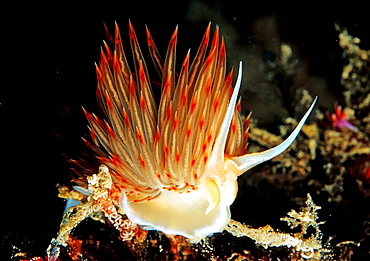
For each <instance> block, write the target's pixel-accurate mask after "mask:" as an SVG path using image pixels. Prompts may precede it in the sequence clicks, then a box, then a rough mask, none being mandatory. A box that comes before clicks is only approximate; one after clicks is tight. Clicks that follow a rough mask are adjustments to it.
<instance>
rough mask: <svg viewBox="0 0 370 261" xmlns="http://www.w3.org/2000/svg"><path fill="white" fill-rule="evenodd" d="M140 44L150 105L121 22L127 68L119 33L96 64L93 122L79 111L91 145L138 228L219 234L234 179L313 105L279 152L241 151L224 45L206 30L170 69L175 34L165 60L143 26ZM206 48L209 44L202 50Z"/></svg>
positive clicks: (136, 49)
mask: <svg viewBox="0 0 370 261" xmlns="http://www.w3.org/2000/svg"><path fill="white" fill-rule="evenodd" d="M146 33H147V43H148V46H149V51H150V54H151V57H152V60H153V62H154V65H155V68H156V69H157V71H158V73H159V74H160V78H161V85H160V88H161V96H160V101H159V104H157V103H156V101H155V97H154V94H153V89H152V85H154V84H153V81H152V80H151V79H150V77H149V75H148V69H147V66H146V63H145V60H144V57H143V55H142V52H141V49H140V46H139V43H138V41H137V38H136V34H135V31H134V29H133V27H132V25H131V23H130V24H129V35H130V41H131V50H132V56H133V60H134V67H133V70H131V69H130V66H129V64H128V62H127V60H126V55H125V53H124V50H123V47H122V41H121V36H120V32H119V29H118V27H117V26H116V28H115V35H114V41H113V42H114V49H113V51H111V49H110V48H109V47H108V46H107V45H106V44H105V47H104V50H103V51H102V52H101V61H100V63H99V65H98V66H97V77H98V87H97V92H98V97H99V101H100V103H101V106H102V108H103V109H104V112H105V114H106V119H105V120H106V121H101V120H100V119H99V118H98V117H96V116H95V115H94V114H90V113H88V112H86V111H85V114H86V117H87V119H88V121H89V125H90V130H91V136H92V140H93V142H92V143H90V142H88V141H86V142H87V144H88V145H89V146H90V147H91V148H93V150H94V151H95V152H96V154H97V157H98V158H99V159H100V161H101V162H102V164H104V165H106V166H107V167H108V168H109V171H110V173H111V175H112V179H113V182H114V183H115V184H116V185H117V186H118V187H119V188H120V189H121V191H122V197H121V202H120V204H121V207H122V209H123V211H124V212H125V214H126V215H127V216H128V218H129V219H130V220H131V221H133V222H136V223H137V224H139V225H142V226H145V227H147V228H148V227H151V228H154V229H157V230H160V231H162V232H164V233H167V234H174V235H183V236H185V237H188V238H201V237H205V236H207V235H209V234H212V233H214V232H219V231H222V230H223V228H224V227H225V225H226V224H227V223H228V222H229V220H230V205H231V204H232V203H233V201H234V199H235V197H236V194H237V182H236V180H237V177H238V176H239V175H242V174H243V173H244V172H245V171H247V170H248V169H250V168H252V167H254V166H256V165H258V164H260V163H262V162H264V161H267V160H269V159H271V158H273V157H275V156H277V155H278V154H280V153H281V152H283V151H284V150H285V149H286V148H287V147H288V146H289V145H290V144H291V143H292V142H293V141H294V139H295V137H296V136H297V135H298V133H299V131H300V129H301V127H302V125H303V124H304V122H305V120H306V119H307V117H308V115H309V114H310V112H311V110H312V108H313V106H314V103H313V104H312V105H311V107H310V108H309V110H308V111H307V113H306V114H305V115H304V117H303V118H302V120H301V121H300V123H299V124H298V126H297V127H296V129H295V130H294V131H293V133H292V134H291V135H290V136H289V137H288V138H287V139H286V140H285V141H284V142H283V143H282V144H280V145H279V146H277V147H274V148H272V149H269V150H267V151H264V152H259V153H252V154H245V148H246V137H247V135H246V130H245V128H244V127H243V125H244V124H243V120H242V118H241V115H240V110H238V106H237V97H238V91H239V88H240V84H241V78H242V63H241V62H240V65H239V70H238V77H237V81H236V83H235V87H234V88H232V78H233V70H231V72H230V73H228V74H227V73H226V49H225V44H224V41H223V39H220V36H219V30H218V27H216V29H215V32H214V36H213V38H212V40H211V39H210V25H209V26H208V27H207V30H206V32H205V34H204V37H203V40H202V42H201V44H200V47H199V50H198V52H197V54H196V56H195V58H194V59H193V60H192V61H191V59H190V52H188V54H187V55H186V56H185V59H184V61H183V63H182V66H181V71H180V73H179V74H176V73H175V65H176V43H177V33H178V30H177V28H176V30H175V32H174V33H173V35H172V37H171V39H170V43H169V46H168V51H167V54H166V57H165V59H164V61H163V60H162V59H161V57H160V55H159V54H158V51H157V48H156V46H155V44H154V41H153V39H152V36H151V35H150V33H149V30H148V29H147V31H146ZM208 45H210V47H208Z"/></svg>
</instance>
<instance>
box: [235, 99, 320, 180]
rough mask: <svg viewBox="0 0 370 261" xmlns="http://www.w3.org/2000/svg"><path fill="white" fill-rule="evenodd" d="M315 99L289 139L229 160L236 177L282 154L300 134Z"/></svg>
mask: <svg viewBox="0 0 370 261" xmlns="http://www.w3.org/2000/svg"><path fill="white" fill-rule="evenodd" d="M316 100H317V97H316V98H315V100H314V101H313V102H312V104H311V106H310V108H309V109H308V111H307V112H306V114H305V115H304V116H303V118H302V119H301V121H300V122H299V123H298V125H297V127H296V128H295V129H294V131H293V132H292V133H291V134H290V135H289V137H288V138H287V139H286V140H285V141H283V142H282V143H281V144H279V145H278V146H276V147H273V148H271V149H268V150H266V151H262V152H257V153H251V154H246V155H243V156H239V157H232V158H231V160H232V161H234V162H235V163H236V165H237V166H238V170H239V173H236V174H237V175H238V176H239V175H241V174H243V173H244V172H246V171H247V170H249V169H251V168H253V167H255V166H257V165H258V164H261V163H263V162H265V161H267V160H270V159H272V158H274V157H276V156H277V155H279V154H281V153H282V152H284V151H285V150H286V149H287V148H288V147H289V146H290V145H291V144H292V143H293V141H294V140H295V138H296V137H297V135H298V133H299V132H300V130H301V128H302V126H303V124H304V123H305V122H306V120H307V118H308V116H309V115H310V113H311V111H312V109H313V107H314V106H315V103H316Z"/></svg>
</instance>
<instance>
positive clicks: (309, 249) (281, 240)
mask: <svg viewBox="0 0 370 261" xmlns="http://www.w3.org/2000/svg"><path fill="white" fill-rule="evenodd" d="M307 197H308V198H307V201H306V207H304V208H302V211H300V212H296V211H295V210H292V211H291V212H289V213H288V217H284V218H281V220H282V221H286V222H287V223H288V224H289V226H290V228H292V229H293V228H296V227H300V228H301V231H300V232H298V233H294V234H289V233H281V232H276V231H274V229H273V228H272V227H271V226H269V225H266V226H264V227H260V228H258V229H255V228H251V227H248V226H246V225H243V224H241V223H239V222H237V221H234V220H232V221H230V223H229V224H228V226H227V227H226V230H227V231H228V232H230V233H231V234H232V235H234V236H237V237H243V236H247V237H249V238H251V239H253V240H254V241H255V243H256V244H258V245H262V246H263V247H264V248H269V247H288V248H291V247H294V248H295V249H296V250H297V251H299V252H300V253H301V257H302V258H304V259H311V258H313V259H318V260H324V259H328V258H330V257H331V256H332V255H331V254H329V253H330V250H329V249H325V248H323V246H322V233H321V231H320V228H319V225H321V224H323V223H324V222H316V220H317V219H318V215H317V213H316V211H317V210H319V209H320V208H321V207H318V206H316V205H315V204H314V203H313V201H312V198H311V196H310V195H309V194H308V195H307ZM309 227H312V228H314V231H315V232H314V233H312V235H310V236H308V235H309V232H308V228H309Z"/></svg>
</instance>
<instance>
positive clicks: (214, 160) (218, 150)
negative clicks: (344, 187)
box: [208, 61, 242, 173]
mask: <svg viewBox="0 0 370 261" xmlns="http://www.w3.org/2000/svg"><path fill="white" fill-rule="evenodd" d="M241 81H242V62H241V61H240V62H239V72H238V78H237V80H236V83H235V87H234V91H233V94H232V96H231V99H230V102H229V105H228V108H227V111H226V114H225V118H224V120H223V122H222V125H221V128H220V133H219V134H218V136H217V138H216V141H215V144H214V147H213V151H212V154H211V157H210V160H209V162H208V166H209V167H208V171H210V172H213V173H217V171H219V168H223V165H224V164H223V163H224V157H225V146H226V141H227V134H228V132H229V129H230V124H231V120H232V118H233V114H234V110H235V105H236V102H237V98H238V94H239V89H240V85H241Z"/></svg>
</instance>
